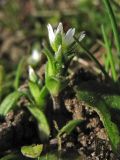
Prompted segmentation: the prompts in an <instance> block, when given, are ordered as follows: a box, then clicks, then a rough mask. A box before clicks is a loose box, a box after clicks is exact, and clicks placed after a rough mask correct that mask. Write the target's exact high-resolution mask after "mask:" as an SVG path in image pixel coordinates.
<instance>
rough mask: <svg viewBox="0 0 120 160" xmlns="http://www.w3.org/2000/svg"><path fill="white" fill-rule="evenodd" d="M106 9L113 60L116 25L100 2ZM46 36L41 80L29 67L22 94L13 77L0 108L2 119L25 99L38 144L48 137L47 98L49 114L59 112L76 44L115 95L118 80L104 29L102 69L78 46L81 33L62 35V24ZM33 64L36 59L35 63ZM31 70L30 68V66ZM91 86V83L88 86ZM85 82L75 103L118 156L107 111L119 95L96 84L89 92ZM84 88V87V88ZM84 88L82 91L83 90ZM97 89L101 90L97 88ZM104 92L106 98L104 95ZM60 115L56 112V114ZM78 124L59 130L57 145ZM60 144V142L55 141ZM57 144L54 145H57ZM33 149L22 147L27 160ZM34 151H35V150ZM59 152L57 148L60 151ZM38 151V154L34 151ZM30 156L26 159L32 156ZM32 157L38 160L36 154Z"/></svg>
mask: <svg viewBox="0 0 120 160" xmlns="http://www.w3.org/2000/svg"><path fill="white" fill-rule="evenodd" d="M103 1H104V3H105V6H106V8H107V11H108V14H109V18H110V22H111V27H112V31H113V34H114V38H115V46H116V50H117V56H118V57H119V54H120V43H119V41H120V40H119V36H118V30H117V23H116V20H115V16H114V13H113V10H112V7H111V5H110V2H109V0H103ZM47 28H48V36H49V43H50V45H49V47H47V46H46V45H45V46H44V50H43V53H44V54H45V56H46V57H47V62H46V65H45V80H41V79H40V77H39V76H38V75H37V74H36V72H35V71H34V69H33V68H32V67H31V66H29V79H28V87H29V88H28V89H27V90H26V91H22V90H20V89H19V88H18V86H19V78H20V74H17V77H16V80H15V89H16V91H15V92H13V93H11V94H9V95H8V96H7V97H6V98H5V99H4V100H3V102H2V103H1V105H0V115H2V116H5V115H6V114H7V113H8V112H9V111H10V110H12V109H14V108H15V107H18V104H17V102H18V101H19V99H20V98H21V97H23V96H24V97H26V99H27V101H28V103H27V104H26V107H27V108H28V110H29V111H30V112H31V114H32V115H33V116H34V117H35V118H36V120H37V124H38V130H39V135H40V139H41V142H42V141H45V140H48V139H49V137H50V133H51V132H50V129H51V128H50V125H49V122H48V119H47V117H46V115H45V111H47V99H48V96H49V95H50V96H49V97H51V99H52V100H53V110H54V113H56V110H57V111H59V110H60V109H61V106H60V103H59V97H60V93H61V92H62V91H63V90H64V89H65V88H66V87H67V86H68V84H69V72H68V68H69V65H70V62H71V60H72V59H73V57H74V56H75V55H76V45H77V44H78V45H79V46H80V47H82V49H83V50H84V51H85V53H86V54H87V55H88V56H89V58H91V59H92V60H93V61H94V62H95V63H96V65H97V66H98V67H99V69H100V70H101V73H103V75H104V79H105V80H107V82H108V84H109V85H111V84H112V85H113V86H114V87H115V89H116V91H117V92H118V93H120V90H119V87H118V86H119V80H118V77H119V76H118V70H117V68H118V69H119V63H117V64H115V59H114V56H113V50H112V47H111V45H110V44H111V43H110V41H109V39H108V38H107V34H106V31H105V27H104V26H102V34H103V38H104V43H105V44H104V46H105V48H106V51H107V54H106V59H105V65H104V66H103V65H101V64H100V62H99V61H98V60H97V59H96V58H95V57H94V56H93V54H92V53H91V52H90V51H89V50H88V49H87V48H86V47H85V46H84V45H83V44H82V43H81V41H82V39H83V38H84V37H85V33H84V32H82V34H81V35H80V37H79V38H77V37H76V36H75V28H70V29H69V30H68V31H67V33H66V34H65V33H64V31H63V25H62V23H59V25H58V27H57V29H56V30H53V28H52V26H51V25H50V24H48V26H47ZM35 60H36V59H35ZM21 65H22V62H21V63H20V64H19V66H18V73H20V68H21ZM33 67H34V65H33ZM91 84H92V83H91ZM91 84H89V83H88V82H87V85H88V86H87V85H86V84H85V85H83V84H80V86H79V87H78V88H77V89H76V90H75V91H76V93H77V94H76V97H77V98H78V100H80V101H81V100H82V101H83V102H84V103H85V105H86V106H88V107H91V108H92V109H93V110H95V111H96V112H97V113H98V115H99V117H100V119H101V121H102V122H103V125H104V127H105V129H106V132H107V134H108V137H109V139H110V142H111V145H112V148H113V151H114V152H115V153H117V155H118V156H120V153H119V152H120V148H119V146H120V132H119V127H118V125H117V124H116V123H115V122H114V121H113V119H112V113H111V109H115V110H119V109H120V107H119V104H120V96H119V94H117V93H116V94H113V92H112V93H110V94H109V93H108V91H107V89H109V88H105V92H101V88H99V85H98V84H97V87H98V90H96V91H94V89H93V88H90V90H89V86H90V85H91ZM86 86H87V87H86ZM84 87H85V88H84ZM100 87H101V86H100ZM106 91H107V94H105V93H106ZM57 113H60V112H57ZM81 122H82V120H81V119H78V120H71V121H69V122H68V123H67V124H66V125H65V126H63V127H62V128H61V129H60V130H59V129H58V135H57V138H58V141H59V140H61V136H62V134H63V133H66V134H70V133H71V132H72V130H73V129H74V128H75V127H76V126H77V125H78V124H80V123H81ZM59 142H60V143H61V141H59ZM59 142H58V143H59ZM37 147H38V148H39V149H40V150H39V152H36V153H38V154H39V153H41V151H42V149H41V146H39V145H38V146H37ZM35 148H36V146H35V147H34V146H33V147H32V146H28V147H27V146H25V147H23V148H22V152H23V154H25V155H26V156H27V154H29V150H32V152H34V149H35ZM38 148H37V149H38ZM59 148H60V149H61V144H60V147H59ZM37 151H38V150H37ZM34 155H35V154H33V155H30V156H34ZM35 156H38V155H37V154H36V155H35Z"/></svg>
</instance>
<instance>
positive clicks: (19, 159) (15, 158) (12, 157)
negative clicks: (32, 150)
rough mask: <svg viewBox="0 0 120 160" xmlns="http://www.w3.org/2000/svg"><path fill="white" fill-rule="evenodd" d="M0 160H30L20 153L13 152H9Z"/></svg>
mask: <svg viewBox="0 0 120 160" xmlns="http://www.w3.org/2000/svg"><path fill="white" fill-rule="evenodd" d="M0 160H28V159H27V158H25V157H23V156H22V155H20V154H15V153H11V154H8V155H6V156H4V157H2V158H0Z"/></svg>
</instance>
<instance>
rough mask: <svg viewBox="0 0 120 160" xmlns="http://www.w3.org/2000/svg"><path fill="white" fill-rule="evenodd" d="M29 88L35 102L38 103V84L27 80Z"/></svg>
mask: <svg viewBox="0 0 120 160" xmlns="http://www.w3.org/2000/svg"><path fill="white" fill-rule="evenodd" d="M29 89H30V92H31V94H32V96H33V98H34V100H35V102H36V103H37V104H38V105H39V96H40V91H41V89H40V87H39V86H38V84H36V83H34V82H31V81H29Z"/></svg>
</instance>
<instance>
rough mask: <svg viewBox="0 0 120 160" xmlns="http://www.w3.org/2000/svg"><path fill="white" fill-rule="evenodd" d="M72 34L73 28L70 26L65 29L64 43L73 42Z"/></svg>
mask: <svg viewBox="0 0 120 160" xmlns="http://www.w3.org/2000/svg"><path fill="white" fill-rule="evenodd" d="M74 34H75V28H70V29H69V30H68V31H67V33H66V35H65V37H64V41H65V43H66V45H70V44H72V43H73V42H74V38H73V36H74Z"/></svg>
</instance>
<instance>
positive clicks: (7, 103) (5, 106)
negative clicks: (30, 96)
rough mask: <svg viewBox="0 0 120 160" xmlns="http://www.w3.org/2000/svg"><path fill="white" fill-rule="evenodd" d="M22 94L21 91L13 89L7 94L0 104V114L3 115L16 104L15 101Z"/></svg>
mask: <svg viewBox="0 0 120 160" xmlns="http://www.w3.org/2000/svg"><path fill="white" fill-rule="evenodd" d="M23 95H24V93H23V92H19V91H15V92H13V93H11V94H9V95H8V96H7V97H6V98H5V99H4V100H3V102H2V103H1V105H0V115H3V116H5V115H6V114H7V113H8V112H9V111H10V110H12V109H14V108H15V107H16V106H17V101H18V100H19V99H20V97H22V96H23Z"/></svg>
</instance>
